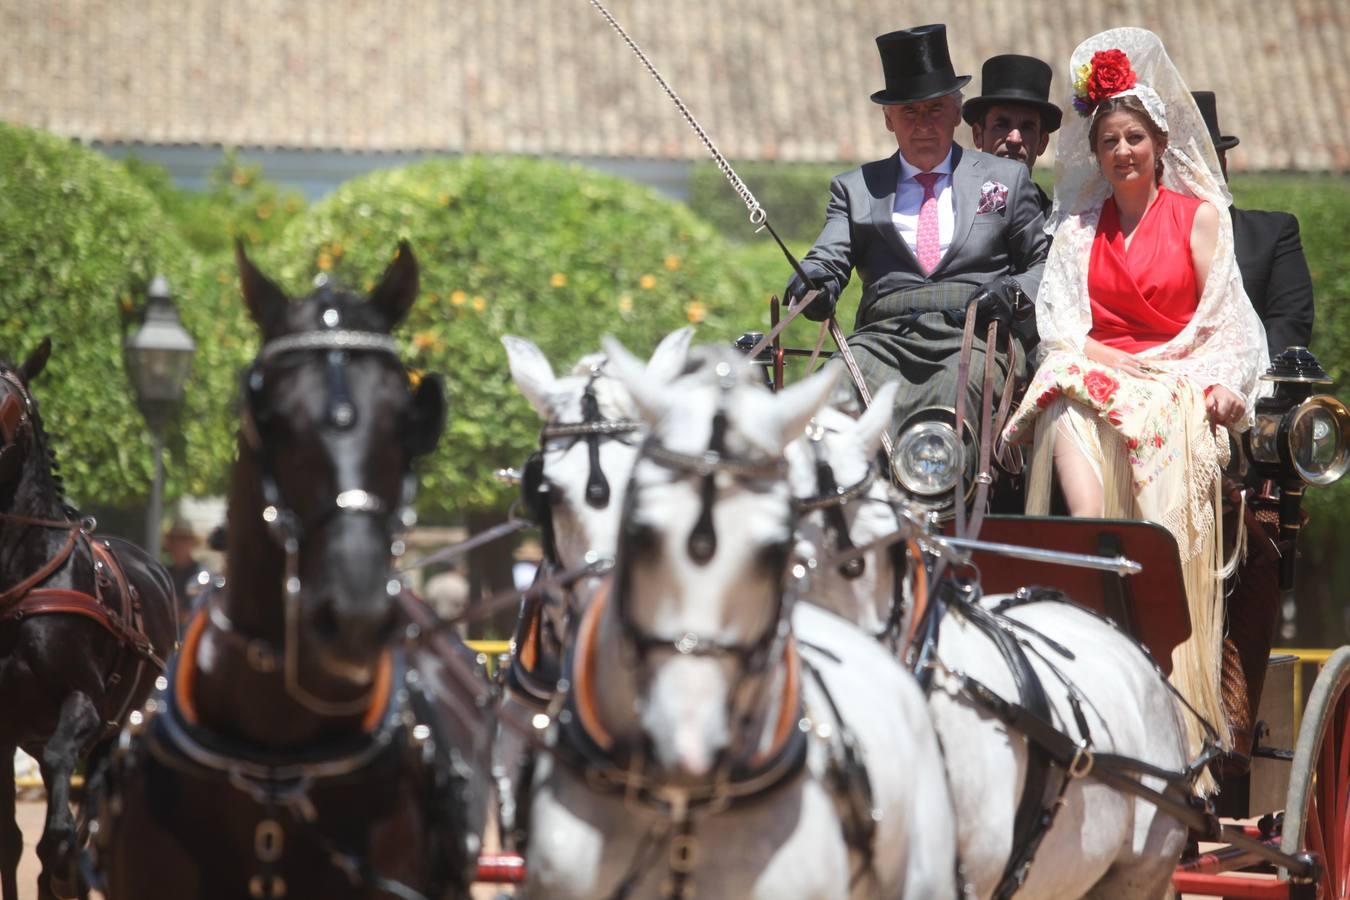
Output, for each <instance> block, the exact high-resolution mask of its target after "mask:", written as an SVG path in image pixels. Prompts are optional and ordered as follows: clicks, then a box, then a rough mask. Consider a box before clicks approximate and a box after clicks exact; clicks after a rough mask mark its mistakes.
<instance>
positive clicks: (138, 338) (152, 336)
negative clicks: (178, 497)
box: [122, 275, 197, 553]
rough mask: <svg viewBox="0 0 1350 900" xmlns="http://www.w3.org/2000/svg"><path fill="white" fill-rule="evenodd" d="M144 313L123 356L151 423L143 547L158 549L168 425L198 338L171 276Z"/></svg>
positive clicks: (149, 294)
mask: <svg viewBox="0 0 1350 900" xmlns="http://www.w3.org/2000/svg"><path fill="white" fill-rule="evenodd" d="M145 299H146V302H145V316H144V318H143V319H142V321H141V324H140V326H139V327H137V328H136V330H135V331H132V332H131V333H130V334H128V335H127V337H126V340H125V341H124V342H123V344H122V360H123V364H124V365H125V366H126V370H127V378H128V379H129V380H130V381H131V387H132V390H133V391H134V393H135V396H136V406H137V407H138V408H139V409H140V411H141V415H143V416H145V423H146V425H147V426H148V427H149V429H150V438H151V443H152V447H153V454H154V478H153V479H152V481H151V484H150V504H149V508H148V509H147V510H146V519H145V548H146V550H148V551H149V552H150V553H156V552H157V551H158V539H159V519H160V514H161V508H160V507H161V495H162V493H163V489H164V429H165V427H166V426H167V425H168V423H169V420H170V419H172V418H173V416H174V414H175V413H176V412H177V411H178V407H179V406H180V405H181V404H182V402H183V389H184V387H185V386H186V384H187V378H188V373H189V372H190V371H191V369H192V355H193V354H194V353H195V352H196V350H197V344H196V342H195V341H193V340H192V335H190V334H188V333H187V330H186V329H185V328H183V323H182V321H181V320H180V319H179V318H178V310H177V308H176V307H175V306H174V304H173V295H172V293H171V292H170V290H169V282H168V281H167V280H166V279H165V278H164V276H163V275H156V276H155V277H154V278H153V279H152V280H151V282H150V287H149V288H148V289H147V290H146V298H145Z"/></svg>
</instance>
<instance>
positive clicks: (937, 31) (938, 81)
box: [872, 25, 970, 106]
mask: <svg viewBox="0 0 1350 900" xmlns="http://www.w3.org/2000/svg"><path fill="white" fill-rule="evenodd" d="M877 51H878V52H879V53H880V54H881V68H882V70H883V71H884V72H885V73H886V89H885V90H884V91H877V92H876V93H875V94H873V95H872V102H873V103H880V104H882V105H885V106H893V105H895V104H899V103H917V102H919V101H920V100H931V99H933V98H934V97H941V96H943V95H945V94H950V93H953V92H955V91H959V90H960V89H961V88H963V87H965V86H966V84H967V83H968V82H969V81H970V76H969V75H957V74H956V71H955V70H954V69H953V68H952V59H951V56H950V55H949V54H948V53H947V26H946V25H920V26H919V27H918V28H907V29H905V30H903V31H892V32H890V33H889V34H883V35H881V36H880V37H878V38H877Z"/></svg>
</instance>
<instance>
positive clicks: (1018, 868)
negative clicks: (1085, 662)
mask: <svg viewBox="0 0 1350 900" xmlns="http://www.w3.org/2000/svg"><path fill="white" fill-rule="evenodd" d="M959 609H960V612H961V614H962V615H963V616H964V617H965V618H966V620H967V621H969V622H970V623H971V624H972V625H974V626H975V627H976V628H977V629H979V630H980V631H981V632H982V633H984V635H985V636H986V637H988V638H989V640H990V641H992V642H993V644H994V646H995V647H996V648H998V651H999V655H1001V656H1002V657H1003V661H1004V663H1005V664H1006V665H1007V667H1008V671H1009V672H1010V673H1011V674H1012V677H1013V683H1014V684H1015V685H1016V687H1017V695H1018V696H1019V697H1020V698H1021V700H1022V702H1021V703H1020V704H1016V706H1017V709H1019V710H1023V711H1025V713H1026V714H1027V715H1028V716H1032V717H1034V718H1035V719H1036V720H1037V721H1038V722H1046V721H1048V720H1049V718H1050V700H1049V698H1048V697H1047V696H1046V694H1045V688H1044V686H1043V685H1042V684H1041V680H1040V678H1039V677H1038V676H1037V675H1036V670H1035V669H1033V668H1032V667H1031V662H1030V660H1028V659H1027V656H1026V653H1025V652H1024V651H1023V650H1022V647H1021V645H1020V644H1018V642H1017V641H1016V639H1014V638H1013V637H1012V636H1011V635H1010V634H1008V633H1007V632H1006V631H1004V629H1003V628H1002V626H1001V625H1000V624H999V622H998V620H997V619H996V618H995V617H994V616H993V615H991V614H990V613H988V612H987V611H986V610H984V609H983V608H982V607H980V606H979V605H978V604H976V603H963V604H961V606H960V607H959ZM1087 742H1088V736H1087V735H1084V742H1083V743H1084V745H1086V744H1087ZM1049 783H1050V755H1049V754H1048V753H1047V752H1046V750H1045V748H1043V747H1042V746H1040V744H1039V743H1037V742H1029V743H1028V745H1027V771H1026V781H1025V783H1024V784H1023V785H1022V796H1021V798H1020V799H1019V800H1018V803H1017V813H1016V816H1015V817H1014V819H1013V842H1012V853H1011V854H1010V855H1009V857H1008V863H1007V865H1006V866H1005V868H1004V870H1003V877H1002V878H1001V879H1000V880H999V884H998V887H997V888H996V889H995V890H994V894H993V896H994V897H995V898H999V900H1003V898H1007V897H1011V896H1012V895H1013V894H1015V893H1016V892H1017V890H1018V888H1020V887H1021V886H1022V883H1023V882H1024V881H1025V880H1026V873H1027V871H1028V869H1030V867H1031V862H1032V859H1033V858H1034V856H1035V852H1036V848H1037V847H1039V846H1040V842H1041V838H1042V837H1044V835H1045V832H1046V830H1047V828H1048V827H1049V823H1050V821H1051V820H1052V819H1053V810H1052V809H1047V808H1046V803H1045V792H1046V787H1047V785H1048V784H1049Z"/></svg>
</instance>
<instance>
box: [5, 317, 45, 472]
mask: <svg viewBox="0 0 1350 900" xmlns="http://www.w3.org/2000/svg"><path fill="white" fill-rule="evenodd" d="M51 353H52V339H51V338H50V337H45V338H43V339H42V343H41V344H39V345H38V347H37V349H35V350H34V351H33V352H32V353H31V354H29V356H28V358H27V359H25V360H24V361H23V363H22V364H20V365H17V366H16V365H13V364H10V363H6V362H0V491H5V492H8V490H9V489H10V488H13V487H15V486H16V483H17V482H18V480H19V476H20V475H21V474H22V472H23V466H24V463H25V462H27V461H28V459H29V458H30V457H31V455H32V454H31V451H32V449H33V448H34V447H36V446H37V443H38V437H39V430H38V420H37V401H36V400H34V399H33V394H32V391H31V390H30V389H29V384H30V383H31V382H32V380H33V379H34V378H36V377H37V376H38V375H39V374H40V373H41V372H42V370H43V369H44V368H45V367H46V365H47V360H48V358H50V357H51Z"/></svg>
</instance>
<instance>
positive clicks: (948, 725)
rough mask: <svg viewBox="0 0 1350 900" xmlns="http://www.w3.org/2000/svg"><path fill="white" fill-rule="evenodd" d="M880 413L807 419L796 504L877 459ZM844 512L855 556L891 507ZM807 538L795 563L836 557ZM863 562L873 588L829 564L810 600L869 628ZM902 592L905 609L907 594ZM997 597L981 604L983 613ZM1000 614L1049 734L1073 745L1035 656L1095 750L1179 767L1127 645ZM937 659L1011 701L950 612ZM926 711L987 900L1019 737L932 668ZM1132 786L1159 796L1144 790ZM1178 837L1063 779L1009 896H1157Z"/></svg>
mask: <svg viewBox="0 0 1350 900" xmlns="http://www.w3.org/2000/svg"><path fill="white" fill-rule="evenodd" d="M879 409H880V410H884V412H879V411H878V410H879ZM890 409H891V403H890V401H889V399H887V398H881V397H878V399H877V401H875V402H874V404H873V406H872V407H871V409H870V410H869V411H868V412H866V413H865V414H864V415H863V416H862V417H860V418H859V419H858V420H857V421H856V422H853V421H852V420H851V419H849V418H848V417H847V416H844V415H843V414H842V413H838V412H836V411H833V410H825V411H822V413H821V414H819V416H818V417H817V419H818V422H817V424H818V425H819V426H820V428H819V429H818V430H817V431H816V437H817V438H818V440H816V441H815V442H814V444H813V443H812V441H811V440H810V437H809V430H808V438H804V439H801V440H798V441H797V442H795V443H794V445H793V446H791V447H789V448H788V458H789V460H790V461H791V463H792V469H791V471H792V480H793V486H794V492H795V493H796V494H797V495H798V496H799V497H803V496H805V495H806V494H807V492H809V491H812V490H816V491H817V492H818V493H819V488H818V487H816V485H817V475H816V464H817V461H818V460H823V461H825V462H826V463H827V464H828V465H829V466H830V468H831V469H832V470H833V473H834V477H835V479H836V480H837V482H838V486H839V487H841V488H846V487H847V486H849V485H853V484H857V483H858V482H859V480H860V479H861V478H862V477H863V476H864V474H865V473H866V471H867V466H868V461H869V460H871V459H872V458H873V456H874V454H875V452H876V445H877V442H878V441H879V432H878V428H879V427H886V425H888V424H889V410H890ZM879 423H885V424H879ZM880 481H881V479H877V482H878V483H880ZM873 490H876V486H875V485H874V487H873ZM843 512H844V513H845V518H846V521H847V523H848V534H849V538H850V540H851V542H852V543H853V544H854V545H857V546H863V545H865V544H867V543H869V542H871V541H873V540H875V539H877V538H880V537H883V536H884V535H886V534H888V533H892V532H895V531H896V529H897V528H899V526H900V520H899V518H898V517H896V516H895V514H894V512H893V509H892V508H891V507H889V506H888V505H887V504H885V503H881V502H877V500H876V498H872V497H864V498H857V499H854V498H851V499H849V500H848V501H847V502H846V503H845V504H844V506H843ZM812 515H813V516H816V515H817V514H816V513H813V514H812ZM804 533H807V532H806V531H805V530H804ZM817 534H818V536H817V537H815V539H814V541H813V543H812V544H811V545H810V546H808V547H807V548H805V550H804V551H802V552H807V553H809V552H814V553H816V554H817V557H818V558H820V557H829V556H830V555H831V553H832V551H834V550H835V549H836V548H835V546H834V544H833V543H832V542H831V540H830V539H829V538H828V535H827V532H825V531H824V530H823V529H821V530H819V531H818V532H817ZM1028 543H1034V535H1028ZM866 565H867V568H868V570H869V571H870V570H875V571H876V572H877V573H878V575H881V576H882V577H879V578H875V579H866V578H863V577H859V578H856V579H853V580H846V579H844V578H843V577H842V576H841V575H840V574H839V573H838V572H837V571H835V569H834V568H833V567H824V566H822V567H820V568H818V569H817V570H816V573H815V575H814V576H813V584H812V588H813V590H812V598H813V600H815V601H816V602H819V603H821V604H822V605H826V606H829V607H831V608H833V609H835V611H837V612H839V613H840V614H841V615H844V616H845V617H846V618H849V619H851V620H852V621H854V622H856V623H858V624H860V625H862V626H863V627H864V628H867V629H869V630H871V629H875V627H876V625H877V622H878V617H879V616H882V615H885V614H886V611H887V610H888V609H890V605H891V604H892V603H893V602H894V600H895V591H894V588H893V587H892V586H891V583H890V582H889V581H888V579H887V578H886V577H885V574H886V573H887V572H889V570H888V569H886V568H885V567H886V566H887V565H888V559H887V555H886V554H885V553H883V552H881V551H880V550H874V551H872V552H870V553H869V554H868V555H867V557H866ZM917 575H918V571H917V570H911V571H910V572H909V573H908V577H907V579H906V580H907V581H908V580H912V578H913V577H915V576H917ZM1045 576H1046V577H1045V582H1046V583H1048V584H1053V583H1054V571H1053V568H1050V567H1047V571H1046V573H1045ZM903 593H904V596H905V597H906V598H907V599H908V597H909V596H910V595H911V594H912V590H911V589H908V588H907V589H905V590H904V592H903ZM1001 599H1003V598H998V597H994V598H989V599H988V600H987V601H985V605H986V606H988V605H990V604H993V603H995V602H997V601H999V600H1001ZM907 614H908V613H907ZM1008 615H1009V616H1010V617H1011V618H1013V619H1016V620H1018V621H1020V622H1024V623H1025V624H1027V625H1029V626H1031V627H1032V628H1033V629H1034V631H1025V632H1022V633H1020V634H1018V637H1020V638H1022V639H1023V640H1024V641H1026V642H1027V643H1029V644H1030V645H1031V647H1033V648H1034V649H1035V650H1036V651H1039V655H1038V654H1037V653H1030V654H1028V655H1029V657H1030V662H1031V664H1032V666H1033V667H1034V668H1035V670H1036V672H1037V673H1038V675H1039V677H1040V680H1041V683H1042V684H1043V685H1044V687H1045V690H1046V693H1047V695H1048V698H1047V699H1048V700H1049V702H1050V705H1051V708H1052V709H1053V716H1054V720H1055V723H1056V724H1057V725H1058V727H1059V728H1060V730H1062V731H1064V732H1065V733H1066V734H1069V735H1071V736H1075V737H1077V736H1078V729H1077V725H1076V723H1075V720H1074V717H1073V714H1072V711H1071V708H1070V703H1069V694H1068V691H1067V689H1066V688H1065V687H1064V684H1063V682H1062V681H1061V680H1060V678H1059V677H1058V676H1057V675H1056V674H1055V673H1053V672H1051V671H1050V666H1049V665H1047V663H1046V661H1045V659H1048V660H1050V662H1051V663H1052V664H1053V665H1054V668H1055V669H1057V670H1058V671H1059V672H1060V673H1062V674H1063V676H1064V677H1065V679H1067V680H1068V681H1069V682H1071V683H1072V684H1074V685H1075V686H1076V687H1077V689H1078V690H1079V691H1080V692H1081V695H1082V698H1083V700H1082V707H1083V712H1084V715H1085V716H1086V718H1087V721H1088V725H1089V731H1090V733H1091V737H1092V741H1093V744H1092V749H1093V750H1094V751H1096V752H1103V753H1116V754H1120V755H1124V756H1129V757H1133V758H1136V759H1140V760H1143V761H1146V762H1150V763H1152V764H1154V765H1156V766H1158V767H1159V768H1162V769H1166V770H1169V771H1181V770H1182V769H1183V768H1184V766H1185V765H1186V737H1185V733H1186V732H1185V728H1184V724H1183V722H1182V720H1181V714H1180V712H1179V708H1178V704H1177V702H1176V700H1175V697H1174V695H1173V694H1172V693H1171V692H1170V690H1169V689H1168V687H1167V685H1166V683H1165V680H1164V679H1163V677H1162V676H1161V675H1160V674H1159V673H1158V672H1157V671H1156V669H1155V668H1154V666H1153V664H1152V663H1151V662H1150V661H1149V660H1148V659H1147V657H1145V655H1144V654H1143V653H1142V652H1141V651H1140V649H1139V648H1138V646H1136V645H1135V644H1134V642H1133V641H1131V640H1130V639H1129V638H1127V637H1125V636H1124V635H1122V634H1121V633H1120V632H1118V631H1117V630H1116V629H1115V628H1114V627H1112V626H1111V625H1109V624H1108V623H1106V622H1104V621H1102V620H1101V619H1099V618H1097V617H1096V616H1093V615H1091V614H1089V613H1087V612H1085V611H1083V610H1081V609H1078V608H1076V607H1074V606H1071V605H1069V604H1065V603H1060V602H1051V601H1040V602H1033V603H1026V604H1023V605H1019V606H1017V607H1015V608H1013V609H1011V610H1010V611H1009V612H1008ZM1037 634H1042V635H1045V636H1048V637H1050V638H1051V639H1052V640H1053V641H1055V642H1056V643H1057V644H1059V645H1062V646H1063V647H1065V648H1068V649H1069V651H1070V652H1071V653H1073V658H1072V659H1070V658H1067V657H1065V656H1063V655H1061V653H1060V652H1059V651H1058V650H1057V649H1055V648H1052V647H1050V646H1049V645H1048V644H1047V643H1046V642H1045V641H1044V640H1041V639H1040V638H1039V637H1037V636H1036V635H1037ZM902 650H903V648H902ZM1041 657H1044V658H1045V659H1042V658H1041ZM937 659H938V661H940V663H941V664H942V665H943V666H946V667H947V668H948V669H950V670H952V671H953V672H961V673H964V674H966V675H969V676H973V677H974V678H976V679H978V680H979V681H980V682H982V683H983V684H985V685H987V686H989V687H990V688H993V689H994V690H995V691H996V692H997V693H998V694H999V695H1000V696H1002V697H1004V698H1006V699H1010V700H1014V701H1016V700H1017V699H1018V693H1017V688H1016V686H1015V684H1014V681H1013V676H1012V674H1011V671H1010V669H1009V668H1008V666H1007V665H1006V664H1005V663H1004V661H1003V658H1002V656H1001V655H1000V653H999V652H998V650H997V649H996V647H995V646H994V644H993V642H992V640H991V639H990V638H989V637H988V636H987V634H986V633H984V632H983V631H981V630H980V629H978V628H976V627H974V626H973V625H972V624H971V622H970V621H968V620H967V619H966V618H965V617H963V616H961V615H959V614H958V613H953V614H951V615H949V616H948V617H947V618H946V619H945V620H944V622H943V624H942V626H941V628H940V631H939V643H938V650H937ZM929 706H930V708H931V710H932V715H933V720H934V722H935V724H936V726H937V730H938V734H939V736H940V737H941V739H942V744H943V747H944V749H945V755H946V763H947V773H948V776H949V778H950V782H951V792H952V796H953V798H954V800H955V804H956V811H957V827H958V832H959V835H960V856H961V861H962V864H963V871H964V873H965V876H966V878H967V879H968V881H969V886H970V888H971V889H972V892H973V894H974V895H975V896H977V897H980V898H987V897H990V896H992V895H993V893H994V891H995V889H996V888H997V886H998V884H999V881H1000V880H1001V878H1002V877H1003V874H1004V870H1005V868H1006V867H1007V865H1008V860H1009V857H1010V855H1011V853H1012V852H1013V846H1012V844H1013V829H1014V820H1015V817H1016V813H1017V809H1018V805H1019V802H1020V799H1021V797H1022V793H1023V790H1024V787H1025V785H1026V776H1027V765H1028V752H1027V741H1026V739H1025V737H1024V736H1023V735H1020V734H1017V733H1012V734H1010V733H1009V731H1008V729H1007V728H1006V727H1005V726H1004V725H1003V724H1002V723H1001V722H1000V721H999V720H998V719H996V718H994V717H993V716H992V715H990V714H989V713H988V712H987V711H986V710H984V709H983V708H982V707H980V706H979V705H977V704H975V703H974V702H972V700H971V699H970V697H969V696H967V695H966V694H965V693H963V692H960V691H959V690H957V688H956V679H955V678H954V677H953V676H951V675H949V674H947V673H944V672H942V671H941V670H939V671H937V672H936V673H935V674H934V686H933V689H932V691H931V693H930V697H929ZM1062 777H1063V772H1062V770H1060V769H1057V768H1056V769H1053V770H1052V771H1051V773H1050V778H1049V785H1048V786H1047V790H1049V791H1050V792H1051V794H1050V795H1049V796H1047V797H1046V801H1045V802H1046V803H1049V802H1051V801H1053V799H1054V797H1053V792H1054V791H1055V790H1056V789H1057V787H1058V784H1059V780H1060V779H1061V778H1062ZM1143 780H1144V782H1145V783H1146V784H1148V785H1150V786H1151V787H1154V788H1159V787H1161V783H1160V782H1158V781H1157V780H1154V779H1147V778H1145V779H1143ZM1185 839H1186V828H1185V827H1184V826H1182V825H1181V824H1180V823H1179V822H1177V821H1176V820H1175V819H1174V818H1172V817H1171V816H1169V815H1167V814H1165V813H1163V812H1161V811H1159V810H1158V809H1157V807H1155V806H1154V805H1153V804H1152V803H1150V802H1148V801H1147V800H1144V799H1139V798H1136V797H1134V796H1130V795H1127V794H1122V793H1119V792H1117V791H1115V790H1113V789H1111V788H1109V787H1106V786H1105V785H1103V784H1102V783H1100V782H1098V781H1095V780H1093V779H1092V778H1090V777H1088V778H1084V779H1079V780H1075V781H1073V782H1072V783H1071V784H1070V785H1069V788H1068V790H1067V792H1066V793H1065V796H1064V806H1063V808H1062V809H1061V810H1060V812H1059V813H1058V815H1057V816H1056V817H1055V820H1054V824H1053V826H1052V828H1051V830H1050V831H1049V832H1048V833H1047V834H1046V835H1045V837H1044V839H1043V841H1042V843H1041V845H1040V847H1039V849H1038V851H1037V852H1036V854H1035V862H1034V864H1033V865H1032V866H1031V868H1030V870H1029V872H1028V875H1027V881H1026V883H1025V885H1024V886H1023V888H1022V889H1021V890H1020V891H1018V893H1017V897H1018V898H1019V900H1020V898H1059V897H1081V896H1084V895H1087V896H1093V897H1102V898H1130V897H1140V898H1144V897H1149V898H1152V897H1160V896H1164V895H1165V894H1166V893H1167V892H1168V890H1169V882H1170V878H1171V874H1172V870H1173V869H1174V867H1175V865H1176V861H1177V859H1178V857H1179V856H1180V853H1181V851H1182V849H1183V847H1184V844H1185Z"/></svg>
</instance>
